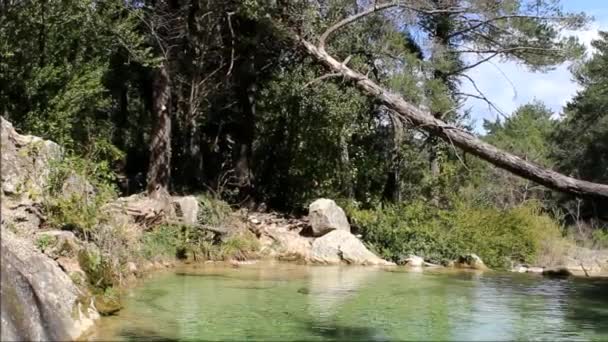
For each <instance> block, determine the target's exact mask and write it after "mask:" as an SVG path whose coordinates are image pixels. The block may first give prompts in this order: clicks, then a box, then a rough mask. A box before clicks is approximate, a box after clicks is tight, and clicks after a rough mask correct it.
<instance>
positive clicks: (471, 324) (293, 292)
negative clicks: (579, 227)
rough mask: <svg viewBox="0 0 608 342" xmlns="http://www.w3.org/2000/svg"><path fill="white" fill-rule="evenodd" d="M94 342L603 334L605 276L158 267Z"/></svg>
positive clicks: (607, 316) (607, 303)
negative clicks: (163, 270) (166, 270)
mask: <svg viewBox="0 0 608 342" xmlns="http://www.w3.org/2000/svg"><path fill="white" fill-rule="evenodd" d="M124 304H125V308H124V309H123V310H122V311H120V312H119V314H118V315H116V316H112V317H104V318H102V319H101V320H100V322H99V324H98V326H97V328H96V330H95V331H94V332H93V335H92V337H91V339H93V340H103V341H107V340H122V341H153V340H159V341H160V340H222V341H227V340H238V341H242V340H265V341H266V340H275V341H290V340H291V341H293V340H298V341H333V340H345V341H353V340H365V341H402V340H458V341H462V340H484V341H487V340H548V341H555V340H568V341H572V340H585V341H588V340H608V281H606V280H597V279H596V280H592V279H581V278H578V279H575V278H570V279H547V278H543V277H541V276H533V275H529V274H512V273H499V272H486V273H483V274H482V273H473V272H446V271H434V272H433V271H424V272H412V271H405V269H403V268H392V269H391V268H386V269H382V268H371V267H354V266H351V267H349V266H341V267H340V266H303V265H294V264H274V265H268V264H259V265H250V266H241V267H238V268H232V267H226V266H212V265H210V266H201V267H199V268H187V269H176V270H175V271H171V272H170V273H165V274H161V275H156V276H154V277H152V278H150V279H148V280H146V281H145V282H144V283H143V284H142V285H141V286H139V287H137V288H134V289H132V290H130V291H129V292H128V293H127V294H126V295H125V298H124Z"/></svg>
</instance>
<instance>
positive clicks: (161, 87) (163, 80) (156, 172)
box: [147, 62, 171, 195]
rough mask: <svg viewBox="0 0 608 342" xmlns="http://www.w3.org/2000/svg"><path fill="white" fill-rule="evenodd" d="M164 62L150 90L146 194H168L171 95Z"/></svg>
mask: <svg viewBox="0 0 608 342" xmlns="http://www.w3.org/2000/svg"><path fill="white" fill-rule="evenodd" d="M170 91H171V88H170V79H169V73H168V71H167V66H166V62H163V63H162V64H161V66H160V67H159V68H158V70H157V71H156V75H155V78H154V84H153V89H152V115H153V116H154V118H155V121H154V128H153V132H152V142H151V143H150V166H149V168H148V177H147V178H148V194H150V195H151V194H154V193H157V192H162V193H168V191H169V182H170V179H171V112H170V104H169V98H170V94H171V92H170Z"/></svg>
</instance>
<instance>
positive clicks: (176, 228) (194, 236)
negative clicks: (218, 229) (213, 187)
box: [141, 225, 259, 260]
mask: <svg viewBox="0 0 608 342" xmlns="http://www.w3.org/2000/svg"><path fill="white" fill-rule="evenodd" d="M258 249H259V244H258V241H257V239H256V237H255V236H254V235H253V233H251V232H249V231H245V232H242V233H237V234H233V235H231V236H228V237H227V238H226V239H225V240H223V241H222V240H219V239H216V238H215V236H214V234H213V233H210V232H208V231H205V230H201V229H197V228H193V227H191V226H181V225H161V226H159V227H156V228H155V229H154V230H153V231H151V232H148V233H145V234H144V236H143V238H142V249H141V252H142V257H143V258H145V259H154V258H159V257H160V258H174V257H178V258H186V257H187V256H188V255H191V256H192V257H193V258H196V259H199V258H200V259H203V260H229V259H237V260H245V259H248V258H252V257H255V256H256V252H257V251H258Z"/></svg>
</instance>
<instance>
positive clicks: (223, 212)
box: [197, 194, 232, 226]
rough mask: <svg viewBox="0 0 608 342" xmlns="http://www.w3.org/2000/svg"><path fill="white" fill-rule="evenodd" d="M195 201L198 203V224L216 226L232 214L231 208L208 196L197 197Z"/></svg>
mask: <svg viewBox="0 0 608 342" xmlns="http://www.w3.org/2000/svg"><path fill="white" fill-rule="evenodd" d="M197 199H198V202H199V213H198V220H199V222H202V223H204V224H208V225H211V226H218V225H220V224H221V223H223V222H224V221H225V220H226V218H227V217H228V216H229V215H230V214H231V213H232V208H230V205H229V204H228V203H226V202H224V201H222V200H219V199H217V198H215V197H213V196H211V195H209V194H201V195H198V196H197Z"/></svg>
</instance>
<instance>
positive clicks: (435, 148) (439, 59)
mask: <svg viewBox="0 0 608 342" xmlns="http://www.w3.org/2000/svg"><path fill="white" fill-rule="evenodd" d="M435 3H436V4H435V5H436V6H437V5H439V4H438V3H437V1H435ZM445 5H446V6H449V4H447V3H446V4H445ZM431 20H433V24H434V25H435V28H434V30H433V40H434V46H433V55H432V57H431V59H432V60H433V64H434V67H435V70H434V71H433V79H434V80H437V81H439V82H441V84H442V85H443V86H444V87H445V89H446V90H447V91H450V84H449V79H448V77H447V75H446V73H445V72H444V71H443V70H442V69H441V67H440V66H441V65H442V64H445V63H446V61H445V60H444V59H445V58H446V56H447V54H446V53H445V51H447V50H448V49H450V41H449V35H450V21H451V18H450V14H444V13H441V14H437V15H435V16H434V17H433V18H432V19H431ZM446 95H447V96H449V94H446ZM431 114H432V115H433V117H435V118H437V119H439V120H442V119H443V118H442V112H441V111H439V110H435V111H434V112H432V113H431ZM440 156H441V145H440V140H439V139H437V138H436V137H435V136H431V137H430V138H429V167H430V171H431V177H432V178H433V181H435V182H437V180H438V178H439V176H440V174H441V162H440ZM431 192H432V193H431V201H432V203H434V204H435V205H438V204H439V196H440V194H439V189H436V188H433V189H432V190H431Z"/></svg>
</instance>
